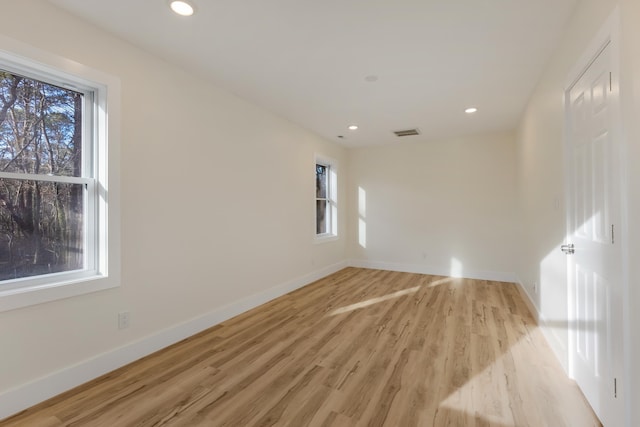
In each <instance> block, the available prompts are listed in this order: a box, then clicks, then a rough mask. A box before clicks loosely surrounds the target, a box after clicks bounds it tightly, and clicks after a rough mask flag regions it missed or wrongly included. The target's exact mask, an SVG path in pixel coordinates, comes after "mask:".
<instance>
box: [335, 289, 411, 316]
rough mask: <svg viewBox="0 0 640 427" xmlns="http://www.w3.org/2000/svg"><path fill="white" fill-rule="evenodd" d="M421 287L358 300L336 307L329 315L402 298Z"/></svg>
mask: <svg viewBox="0 0 640 427" xmlns="http://www.w3.org/2000/svg"><path fill="white" fill-rule="evenodd" d="M419 289H420V286H415V287H413V288H409V289H403V290H401V291H398V292H394V293H392V294H388V295H384V296H381V297H377V298H371V299H369V300H366V301H361V302H357V303H355V304H351V305H347V306H345V307H340V308H338V309H335V310H334V311H332V312H331V314H329V316H335V315H338V314H343V313H348V312H350V311H354V310H359V309H361V308H365V307H368V306H370V305H374V304H378V303H380V302H383V301H388V300H390V299H394V298H400V297H402V296H405V295H410V294H413V293H416V292H418V290H419Z"/></svg>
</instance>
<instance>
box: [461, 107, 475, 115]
mask: <svg viewBox="0 0 640 427" xmlns="http://www.w3.org/2000/svg"><path fill="white" fill-rule="evenodd" d="M477 111H478V109H477V108H476V107H469V108H467V109H466V110H464V112H465V113H467V114H473V113H475V112H477Z"/></svg>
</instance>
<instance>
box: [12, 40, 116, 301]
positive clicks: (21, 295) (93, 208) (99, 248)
mask: <svg viewBox="0 0 640 427" xmlns="http://www.w3.org/2000/svg"><path fill="white" fill-rule="evenodd" d="M5 49H6V50H5ZM0 68H3V69H5V70H7V71H9V72H12V73H15V74H19V75H22V76H24V77H27V78H30V79H34V80H38V81H42V82H45V83H48V84H53V85H57V86H60V87H63V88H65V89H69V90H73V91H76V92H80V93H83V94H84V99H83V146H82V151H83V154H82V156H83V159H82V165H83V173H82V176H80V177H69V176H55V177H52V176H48V175H31V174H20V173H7V172H4V173H1V174H0V177H3V178H8V179H21V180H26V179H31V180H37V181H40V182H63V183H72V184H83V185H84V191H83V228H84V232H83V239H84V247H83V250H84V251H86V255H85V256H84V260H85V261H84V264H85V265H84V268H83V269H82V270H73V271H68V272H59V273H52V274H43V275H37V276H31V277H22V278H18V279H11V280H4V281H2V282H0V312H3V311H8V310H13V309H17V308H21V307H27V306H30V305H35V304H40V303H43V302H48V301H54V300H58V299H62V298H68V297H72V296H76V295H82V294H87V293H90V292H96V291H101V290H104V289H109V288H114V287H117V286H119V285H120V221H119V192H118V189H119V185H118V184H119V170H118V161H117V159H118V156H119V108H118V106H119V100H120V83H119V81H118V80H117V79H116V78H114V77H112V76H109V75H107V74H105V73H102V72H99V71H96V70H94V69H91V68H89V67H86V66H84V65H81V64H78V63H76V62H73V61H71V60H69V59H66V58H62V57H59V56H56V55H51V54H48V53H45V52H42V51H40V50H38V49H35V48H33V47H30V46H28V45H24V44H22V43H20V42H17V41H15V40H12V39H9V38H5V37H0ZM88 141H91V142H88Z"/></svg>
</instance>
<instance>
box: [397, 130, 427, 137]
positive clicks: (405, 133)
mask: <svg viewBox="0 0 640 427" xmlns="http://www.w3.org/2000/svg"><path fill="white" fill-rule="evenodd" d="M393 133H395V134H396V136H398V137H400V136H413V135H420V131H419V130H418V129H406V130H396V131H394V132H393Z"/></svg>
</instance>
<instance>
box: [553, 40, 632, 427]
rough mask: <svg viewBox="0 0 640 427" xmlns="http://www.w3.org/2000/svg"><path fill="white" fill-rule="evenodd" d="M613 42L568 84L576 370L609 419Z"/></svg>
mask: <svg viewBox="0 0 640 427" xmlns="http://www.w3.org/2000/svg"><path fill="white" fill-rule="evenodd" d="M611 50H612V49H611V47H610V46H609V45H607V47H605V48H604V50H602V51H601V52H600V53H599V55H598V56H597V57H596V58H595V59H594V61H593V62H592V63H591V65H590V66H589V67H588V69H587V70H586V71H585V72H584V74H582V76H581V77H580V78H579V79H578V80H577V81H576V83H575V84H574V85H573V86H571V88H570V89H569V91H568V92H567V98H566V99H567V115H566V117H567V131H568V132H567V136H568V138H567V159H568V162H567V163H568V164H567V169H568V170H567V174H568V190H569V194H568V210H567V215H568V218H567V225H568V227H569V229H568V231H567V245H563V248H562V249H563V252H565V253H567V255H568V271H569V316H570V320H571V321H570V334H569V335H570V343H569V344H570V347H571V348H570V360H571V374H572V375H573V377H574V379H575V380H576V382H577V383H578V385H579V386H580V388H581V389H582V391H583V393H584V395H585V396H586V398H587V400H588V401H589V403H590V404H591V406H592V407H593V409H594V410H595V412H596V414H597V415H598V416H599V417H600V420H601V421H602V422H603V423H604V424H605V426H608V425H612V426H613V425H618V424H617V422H616V421H615V420H616V419H617V417H618V416H619V415H620V414H618V413H617V412H618V411H619V409H618V404H617V402H616V399H617V396H616V387H618V384H617V381H618V380H617V379H616V372H617V370H616V363H617V361H618V360H620V357H621V355H620V354H619V352H618V348H619V343H620V337H621V334H620V333H619V331H620V327H621V323H619V322H620V311H621V306H620V305H619V304H620V301H619V297H618V296H619V295H620V289H621V279H622V277H621V275H622V263H621V249H620V244H619V243H616V238H617V237H619V236H616V233H615V231H616V226H617V225H619V224H620V220H619V217H620V207H619V204H620V201H619V181H618V179H617V178H616V177H617V176H619V172H618V168H617V164H618V160H617V147H616V141H615V138H614V132H613V130H614V129H613V123H614V120H613V119H614V116H613V114H614V111H615V108H616V104H615V103H616V102H618V101H617V98H616V97H615V96H614V92H613V90H612V73H611ZM568 245H573V247H571V246H568ZM572 251H575V252H573V253H572ZM621 400H622V399H619V401H621Z"/></svg>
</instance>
